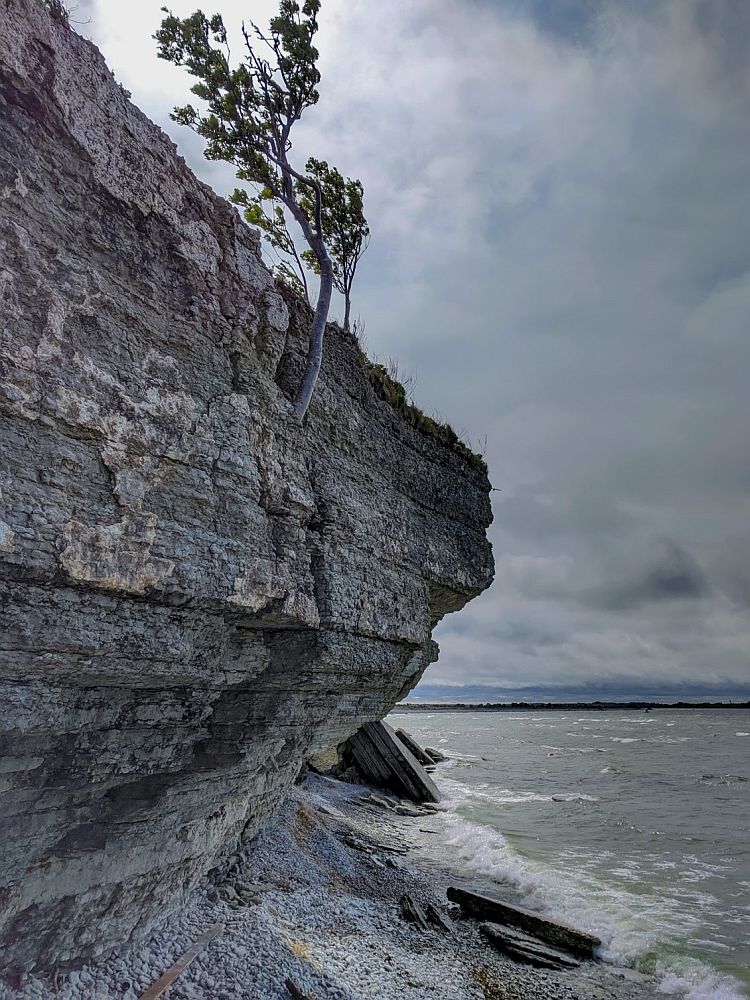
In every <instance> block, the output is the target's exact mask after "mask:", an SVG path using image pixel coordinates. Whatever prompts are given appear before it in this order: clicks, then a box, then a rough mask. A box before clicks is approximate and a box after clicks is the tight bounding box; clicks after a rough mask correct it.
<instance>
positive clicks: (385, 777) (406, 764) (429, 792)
mask: <svg viewBox="0 0 750 1000" xmlns="http://www.w3.org/2000/svg"><path fill="white" fill-rule="evenodd" d="M347 746H348V748H349V750H350V751H351V754H352V756H353V758H354V760H355V761H356V764H357V767H358V768H359V770H360V772H361V773H362V775H363V777H364V778H366V779H367V780H368V781H371V782H373V783H374V784H377V785H382V786H384V787H385V788H391V789H393V790H394V791H396V792H398V793H399V794H401V795H404V796H405V797H406V798H408V799H411V801H412V802H439V801H440V792H439V791H438V790H437V787H436V785H435V782H434V781H433V780H432V778H431V777H430V776H429V774H427V772H426V771H425V769H424V768H423V767H422V765H421V764H420V763H419V761H418V760H417V759H416V757H415V756H414V754H413V753H412V752H411V751H410V750H408V749H407V748H406V747H405V746H404V744H403V743H402V742H401V741H400V740H399V738H398V736H396V733H395V732H394V731H393V729H391V727H390V726H389V725H387V724H386V723H385V722H367V723H365V725H364V726H362V727H361V728H360V729H359V730H358V731H357V732H356V733H355V734H354V735H353V736H350V737H349V740H348V741H347Z"/></svg>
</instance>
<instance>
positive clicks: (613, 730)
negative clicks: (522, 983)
mask: <svg viewBox="0 0 750 1000" xmlns="http://www.w3.org/2000/svg"><path fill="white" fill-rule="evenodd" d="M388 721H389V722H390V724H391V725H393V726H394V727H396V728H398V727H401V728H403V729H406V730H407V731H408V732H410V733H411V734H412V735H413V736H414V737H415V738H416V739H417V741H418V742H420V743H421V744H422V745H425V746H431V747H435V748H436V749H438V750H441V751H442V752H443V753H445V754H447V755H448V756H449V757H450V760H449V761H448V762H447V763H445V764H441V765H439V767H438V768H437V770H436V772H435V774H434V775H433V777H434V778H435V779H436V781H437V784H438V786H439V788H440V790H441V792H442V794H443V796H444V800H443V802H442V803H441V811H440V824H441V830H440V833H441V836H440V837H439V838H438V837H432V838H429V840H430V843H431V844H432V845H433V846H432V847H430V846H429V845H427V846H426V848H425V849H426V850H428V851H429V850H432V851H433V852H434V854H435V857H436V860H440V861H441V862H446V861H447V860H448V859H450V863H451V864H453V865H456V866H459V867H460V868H461V870H462V871H465V872H466V873H467V874H468V875H476V878H477V880H478V881H479V883H480V884H481V883H484V884H485V885H487V887H489V886H490V884H491V883H493V882H494V883H499V885H500V886H501V887H503V888H504V889H505V890H506V891H510V892H512V893H513V895H514V897H515V898H517V899H519V898H520V900H521V901H522V902H523V903H524V904H525V905H527V906H529V907H531V908H534V909H537V910H540V911H542V912H544V913H546V914H548V915H549V916H550V917H552V918H557V919H560V920H563V921H565V922H567V923H570V924H572V925H573V926H575V927H578V928H580V929H582V930H587V931H590V932H592V933H594V934H596V935H597V936H598V937H600V938H601V940H602V942H603V947H602V952H601V957H602V958H603V959H604V960H605V961H611V962H614V963H617V964H619V965H627V966H631V967H633V968H636V969H638V970H640V971H641V972H645V973H649V974H655V975H656V976H657V980H658V982H659V987H658V989H659V994H660V995H665V996H674V997H682V998H688V1000H740V998H742V1000H747V998H748V997H750V711H748V710H744V709H742V710H740V709H737V710H735V709H714V710H709V709H682V710H676V709H675V710H673V709H662V708H658V709H653V710H650V711H644V710H639V711H627V710H622V711H619V710H615V711H589V710H581V709H574V710H572V711H571V710H566V711H536V712H535V711H533V710H532V711H501V712H490V711H455V712H453V711H451V712H448V711H429V710H420V711H399V710H398V709H397V710H395V711H394V712H393V713H392V714H391V716H389V719H388ZM426 839H428V838H426Z"/></svg>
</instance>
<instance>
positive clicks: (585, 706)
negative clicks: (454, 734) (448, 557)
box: [391, 701, 750, 712]
mask: <svg viewBox="0 0 750 1000" xmlns="http://www.w3.org/2000/svg"><path fill="white" fill-rule="evenodd" d="M657 708H662V709H663V708H671V709H675V708H735V709H745V710H747V709H750V701H742V702H739V701H735V702H730V701H697V702H688V701H674V702H669V703H666V702H661V701H568V702H551V701H512V702H478V703H477V704H470V703H467V702H455V703H449V702H427V701H424V702H418V701H402V702H400V703H399V704H398V705H396V706H395V708H393V709H391V711H392V712H400V711H406V712H568V711H577V712H623V711H625V712H638V711H641V712H642V711H646V710H648V711H651V710H652V709H657Z"/></svg>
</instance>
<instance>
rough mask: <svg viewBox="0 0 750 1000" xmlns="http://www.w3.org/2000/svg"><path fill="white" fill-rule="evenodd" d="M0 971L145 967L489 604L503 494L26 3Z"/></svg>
mask: <svg viewBox="0 0 750 1000" xmlns="http://www.w3.org/2000/svg"><path fill="white" fill-rule="evenodd" d="M0 335H1V338H2V339H1V341H0V470H1V475H2V478H1V480H0V489H1V492H0V617H1V620H0V636H1V639H0V685H1V687H2V691H1V692H0V693H1V700H0V745H1V748H2V768H0V790H1V791H2V809H1V812H0V823H1V826H0V956H1V957H0V968H5V969H10V968H16V969H23V968H26V969H32V968H38V967H44V966H47V967H53V966H64V965H65V964H67V963H74V962H79V961H81V960H83V959H85V958H89V957H93V956H96V955H99V954H102V953H103V952H105V951H107V950H109V949H111V948H113V947H115V946H121V945H122V944H123V943H124V942H126V941H127V940H128V939H129V938H130V937H131V936H132V935H133V934H135V933H138V932H140V931H143V930H145V929H146V928H147V927H148V926H150V925H151V924H152V923H153V922H154V921H155V920H156V919H157V918H158V917H161V916H163V915H164V914H165V912H167V911H168V910H169V908H170V906H172V905H174V904H175V902H176V901H177V900H179V898H180V895H181V893H182V892H183V891H184V890H185V889H187V888H189V887H190V886H191V885H192V884H194V883H195V882H196V880H197V879H198V878H199V877H200V876H201V874H202V873H203V872H205V871H206V869H208V868H209V867H211V865H212V863H214V861H215V859H216V857H217V856H218V855H220V854H221V853H222V852H224V851H227V850H229V849H231V848H233V847H234V846H236V845H237V843H238V842H239V841H240V840H241V839H243V838H244V839H247V838H248V837H251V836H253V834H254V833H255V832H256V831H257V829H258V827H259V824H260V823H261V822H262V821H263V819H264V817H266V816H267V815H268V814H269V813H270V812H271V811H272V810H273V809H274V807H275V806H276V804H277V803H278V802H279V799H280V798H281V796H283V794H284V791H285V789H287V788H288V787H289V784H290V783H291V782H292V781H293V780H294V777H295V775H296V774H297V772H298V771H299V768H300V765H301V763H302V762H303V761H304V760H305V759H306V758H307V757H308V756H309V755H310V754H312V753H314V752H316V751H320V750H323V749H325V748H326V747H328V746H331V745H332V744H334V743H336V742H337V741H339V740H343V739H344V738H346V737H347V736H348V735H349V734H350V733H351V732H352V731H354V730H355V729H356V728H357V727H358V726H359V725H360V724H362V723H363V722H366V721H368V720H372V719H378V718H381V717H382V716H383V715H384V714H385V713H386V712H387V711H388V709H389V708H390V707H391V706H392V705H393V704H394V703H395V702H396V701H397V700H398V699H399V698H400V697H401V696H402V695H403V694H404V693H405V692H406V691H407V690H408V689H409V688H410V687H411V686H412V685H414V684H415V683H416V681H417V680H418V678H419V677H420V675H421V672H422V671H423V670H424V668H425V666H426V665H427V664H428V663H429V662H430V661H431V660H432V659H433V658H434V656H435V646H434V644H433V643H432V641H431V639H430V634H431V629H432V627H433V626H434V625H435V623H436V622H437V621H438V620H439V619H440V618H441V617H442V616H443V615H444V614H446V613H447V612H450V611H457V610H459V609H460V608H461V607H462V606H463V605H464V603H465V602H466V601H467V600H469V599H470V598H472V597H473V596H475V595H476V594H478V593H479V592H480V591H482V590H483V589H484V588H485V587H487V586H488V585H489V583H490V581H491V579H492V571H493V568H492V556H491V551H490V547H489V544H488V542H487V539H486V528H487V526H488V524H489V522H490V507H489V484H488V482H487V478H486V475H485V472H484V470H483V469H482V468H481V467H480V466H478V465H477V464H476V463H474V462H472V461H470V460H469V459H468V457H467V456H466V455H464V454H460V453H458V452H456V451H455V450H452V449H451V448H449V447H446V446H445V445H443V444H441V443H440V442H438V441H437V440H435V439H434V438H432V437H430V436H427V435H425V434H422V433H420V432H419V431H417V430H416V429H415V428H414V427H412V426H410V425H409V424H408V423H407V422H406V421H405V420H404V419H403V418H402V417H401V416H400V414H399V413H398V412H397V411H396V410H394V409H393V408H391V406H389V405H388V403H387V402H385V401H384V400H382V399H381V398H379V396H378V395H377V393H376V392H375V391H374V389H373V387H372V385H371V383H370V381H369V379H368V373H367V369H366V366H365V364H364V361H363V358H362V356H361V354H360V352H359V350H358V348H357V345H356V343H355V342H354V341H353V340H352V339H351V338H350V337H349V336H347V335H344V334H342V333H341V332H340V331H338V330H336V329H335V328H331V329H330V330H329V332H328V335H327V343H326V351H325V357H324V361H323V369H322V374H321V380H320V383H319V389H318V391H317V394H316V396H315V398H314V400H313V404H312V407H311V410H310V413H309V416H308V421H307V424H306V427H305V428H304V429H303V428H301V427H300V425H299V423H298V422H297V421H296V419H295V418H294V415H293V411H292V404H291V402H290V398H289V388H290V386H293V385H294V383H295V380H296V379H298V378H299V374H300V370H301V367H302V364H303V356H304V348H305V346H306V345H305V337H306V323H305V322H304V316H301V314H300V310H299V308H298V307H296V306H295V305H294V304H293V303H290V302H289V301H287V300H286V299H285V298H284V296H283V295H282V294H281V292H280V290H279V289H278V288H277V287H276V286H275V285H274V282H273V280H272V278H271V276H270V275H269V273H268V271H267V270H266V268H265V267H264V266H263V264H262V263H261V259H260V253H259V242H258V236H257V234H256V233H254V232H253V231H251V230H250V229H248V228H247V227H246V226H245V225H244V224H243V223H242V222H241V221H240V219H239V218H238V216H237V214H236V212H235V211H234V209H233V208H231V206H229V205H228V204H227V203H226V202H224V201H222V200H221V199H220V198H218V197H217V196H216V195H215V194H213V192H212V191H211V190H210V189H209V188H207V187H206V186H205V185H203V184H201V183H200V182H199V181H198V180H196V178H195V177H194V176H193V175H192V174H191V172H190V171H189V170H188V168H187V167H186V165H185V163H184V162H183V161H182V159H180V158H179V157H178V155H177V154H176V151H175V148H174V146H173V144H172V143H171V142H170V141H169V139H168V138H167V137H166V136H165V135H164V134H163V133H162V132H161V131H160V130H159V129H158V128H157V127H156V126H155V125H153V124H152V123H151V122H150V121H149V120H148V119H147V118H146V117H145V116H144V115H143V114H142V113H141V112H140V111H138V109H137V108H135V107H134V106H133V105H132V104H130V103H129V101H128V100H127V99H126V97H125V95H124V94H123V92H122V91H121V89H120V88H119V87H118V86H117V84H116V83H115V81H114V80H113V78H112V76H111V74H110V73H109V71H108V70H107V68H106V66H105V64H104V61H103V59H102V58H101V56H100V54H99V53H98V51H97V50H96V49H95V48H94V47H93V46H92V45H91V44H89V43H88V42H85V41H84V40H83V39H81V38H79V37H78V36H77V35H76V34H75V32H73V31H71V30H69V29H68V28H66V27H65V26H64V25H63V24H61V23H59V22H56V21H54V20H52V19H51V18H50V17H49V16H48V15H47V13H46V11H45V10H44V8H43V6H42V5H41V4H40V3H38V2H36V0H0Z"/></svg>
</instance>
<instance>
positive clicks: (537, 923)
mask: <svg viewBox="0 0 750 1000" xmlns="http://www.w3.org/2000/svg"><path fill="white" fill-rule="evenodd" d="M448 899H450V900H451V901H452V902H454V903H458V904H459V905H460V906H461V909H462V910H464V911H465V912H466V913H469V914H471V916H473V917H480V918H483V919H485V920H490V921H492V922H494V923H498V924H506V925H508V926H510V927H520V928H521V930H524V931H528V933H529V934H533V935H534V937H538V938H540V939H541V940H542V941H546V942H547V943H548V944H552V945H555V946H556V947H558V948H564V949H565V950H566V951H570V952H572V953H573V954H574V955H581V956H583V957H584V958H593V957H594V953H595V950H596V948H598V947H599V945H600V944H601V941H600V940H599V938H598V937H594V935H593V934H586V933H585V932H584V931H578V930H576V929H575V928H573V927H568V926H567V924H560V923H557V922H556V921H554V920H548V919H547V918H546V917H542V916H540V915H539V914H538V913H532V912H531V910H524V909H523V908H522V907H520V906H514V905H513V904H511V903H507V902H505V900H502V899H497V898H496V897H494V896H486V895H483V894H482V893H478V892H472V891H471V890H469V889H459V888H458V887H456V886H450V888H449V889H448Z"/></svg>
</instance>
